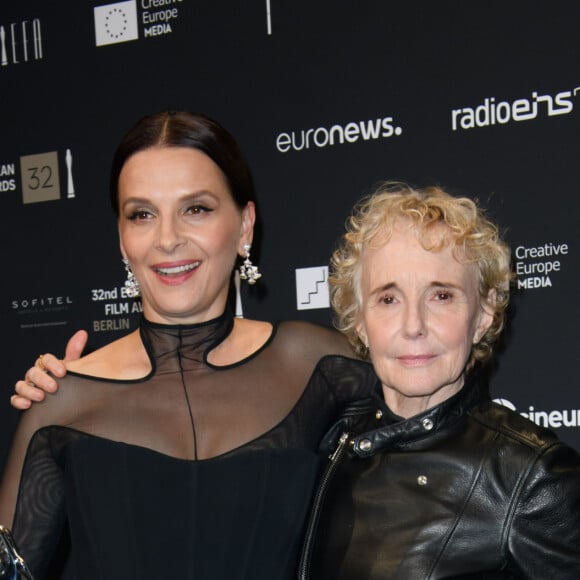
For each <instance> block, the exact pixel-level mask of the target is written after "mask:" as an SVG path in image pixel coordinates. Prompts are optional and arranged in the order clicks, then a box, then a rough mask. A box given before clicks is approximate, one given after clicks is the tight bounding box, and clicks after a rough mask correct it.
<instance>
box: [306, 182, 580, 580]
mask: <svg viewBox="0 0 580 580" xmlns="http://www.w3.org/2000/svg"><path fill="white" fill-rule="evenodd" d="M332 266H333V274H332V277H331V283H332V302H333V306H334V308H335V310H336V314H337V326H338V327H339V329H340V330H342V331H343V332H344V333H345V334H346V335H347V336H348V337H349V339H350V341H351V343H352V344H353V346H354V347H355V348H356V349H357V350H358V351H359V353H360V354H362V355H368V356H369V357H370V359H371V361H372V363H373V366H374V368H375V371H376V374H377V376H378V385H377V392H378V393H379V396H377V398H376V399H369V400H367V401H361V402H360V403H358V404H356V405H353V406H352V407H350V408H349V409H347V410H346V411H345V413H344V416H343V417H342V418H341V420H340V421H339V422H337V424H336V425H335V426H334V427H333V429H332V430H331V431H330V432H329V434H328V436H327V437H326V439H325V446H326V449H327V452H328V453H329V454H330V461H329V465H328V468H327V472H326V474H325V475H324V476H323V478H322V483H321V486H320V489H319V491H318V494H317V496H316V498H315V505H314V509H313V515H312V518H311V521H310V524H309V529H308V534H307V539H306V542H305V549H304V553H303V559H302V565H301V578H309V577H310V578H315V579H316V580H320V579H329V580H330V579H332V580H345V579H352V580H363V579H365V580H366V579H372V580H375V579H377V580H378V579H379V578H380V579H381V580H385V579H392V578H396V579H405V580H410V579H412V580H417V579H422V578H431V579H442V578H470V579H474V578H481V579H483V578H486V579H489V578H538V579H542V580H544V579H546V578H558V579H563V578H569V579H572V578H574V579H578V578H580V457H579V456H578V454H577V453H576V452H575V451H574V450H572V449H571V448H570V447H568V446H566V445H564V444H563V443H561V442H559V441H558V439H557V438H556V436H555V435H554V434H553V433H551V432H550V431H547V430H545V429H542V428H540V427H538V426H537V425H535V424H533V423H531V422H530V421H528V420H526V419H524V418H522V417H521V416H520V415H518V414H517V413H515V412H513V411H510V410H509V409H506V408H504V407H501V406H499V405H496V404H495V403H493V402H492V401H491V400H490V398H489V396H488V394H487V393H486V391H485V389H484V388H482V386H481V384H480V381H479V380H478V372H477V371H478V367H480V366H481V363H483V362H485V361H486V360H488V359H489V357H490V356H491V352H492V346H493V344H494V342H495V341H496V340H497V338H498V336H499V334H500V332H501V330H502V328H503V326H504V319H505V311H506V306H507V303H508V298H509V286H510V281H511V278H512V273H511V270H510V252H509V248H508V247H507V245H506V244H505V243H504V242H503V241H502V240H501V239H500V237H499V234H498V229H497V227H496V226H495V225H494V224H493V223H492V222H490V221H489V220H488V219H487V218H486V217H485V215H484V213H483V212H482V210H481V209H479V208H478V207H477V205H476V204H475V203H474V202H473V201H472V200H470V199H467V198H457V197H453V196H451V195H449V194H448V193H446V192H445V191H444V190H442V189H440V188H438V187H429V188H425V189H417V190H416V189H412V188H410V187H408V186H407V185H404V184H398V183H387V184H384V185H383V186H381V187H380V188H379V189H378V190H377V191H376V192H375V193H374V194H373V195H371V196H370V197H368V198H367V199H365V200H363V201H362V203H361V204H359V205H358V206H357V207H355V210H354V212H353V214H352V216H351V217H350V219H349V221H348V225H347V232H346V234H345V236H344V238H343V241H342V244H341V246H340V247H339V248H338V249H337V250H336V252H335V253H334V255H333V258H332ZM380 395H382V396H380Z"/></svg>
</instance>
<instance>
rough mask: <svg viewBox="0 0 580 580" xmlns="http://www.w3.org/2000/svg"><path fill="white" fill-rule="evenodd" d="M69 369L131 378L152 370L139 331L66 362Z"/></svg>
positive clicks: (109, 376) (125, 378)
mask: <svg viewBox="0 0 580 580" xmlns="http://www.w3.org/2000/svg"><path fill="white" fill-rule="evenodd" d="M66 366H67V370H69V371H73V372H75V373H80V374H83V375H89V376H94V377H100V378H105V379H117V380H131V379H140V378H143V377H144V376H146V375H147V374H148V373H149V372H150V370H151V363H150V361H149V357H148V356H147V351H146V350H145V347H144V346H143V343H142V341H141V337H140V335H139V331H138V330H136V331H134V332H132V333H131V334H127V335H126V336H123V337H122V338H119V339H117V340H115V341H113V342H110V343H109V344H106V345H105V346H103V347H101V348H99V349H97V350H95V351H94V352H92V353H90V354H88V355H87V356H84V357H82V358H81V359H79V360H76V361H71V362H67V363H66Z"/></svg>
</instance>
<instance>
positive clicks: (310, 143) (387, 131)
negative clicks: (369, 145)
mask: <svg viewBox="0 0 580 580" xmlns="http://www.w3.org/2000/svg"><path fill="white" fill-rule="evenodd" d="M402 133H403V129H402V128H401V127H399V126H398V125H395V123H394V122H393V117H378V118H376V119H368V120H366V121H351V122H348V123H344V124H342V125H340V124H335V125H332V127H328V128H327V127H313V128H310V129H300V130H297V131H289V132H284V133H280V134H279V135H278V136H277V137H276V149H278V151H279V152H280V153H287V152H288V151H291V150H292V151H302V150H304V149H310V148H311V147H316V148H319V149H322V148H324V147H331V146H333V145H344V144H348V143H356V142H357V141H376V140H378V139H388V138H389V137H393V136H397V137H398V136H399V135H401V134H402Z"/></svg>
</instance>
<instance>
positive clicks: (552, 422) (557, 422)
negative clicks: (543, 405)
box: [493, 399, 580, 429]
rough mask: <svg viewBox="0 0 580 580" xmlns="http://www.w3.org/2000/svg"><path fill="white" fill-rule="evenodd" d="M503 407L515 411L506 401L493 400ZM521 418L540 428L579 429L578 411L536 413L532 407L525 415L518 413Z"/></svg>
mask: <svg viewBox="0 0 580 580" xmlns="http://www.w3.org/2000/svg"><path fill="white" fill-rule="evenodd" d="M493 402H494V403H498V404H499V405H502V406H503V407H507V408H508V409H511V410H512V411H516V412H517V410H516V407H515V405H514V404H513V403H512V402H511V401H508V400H507V399H494V400H493ZM520 415H521V416H522V417H525V418H526V419H529V420H530V421H533V422H534V423H535V424H536V425H539V426H540V427H548V428H550V429H558V428H560V427H580V409H563V410H561V411H536V410H535V409H534V407H533V406H532V405H530V406H529V408H528V411H527V412H526V413H520Z"/></svg>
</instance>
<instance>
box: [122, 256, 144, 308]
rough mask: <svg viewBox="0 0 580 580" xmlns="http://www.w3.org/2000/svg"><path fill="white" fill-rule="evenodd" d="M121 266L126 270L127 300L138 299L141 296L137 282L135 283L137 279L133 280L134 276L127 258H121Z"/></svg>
mask: <svg viewBox="0 0 580 580" xmlns="http://www.w3.org/2000/svg"><path fill="white" fill-rule="evenodd" d="M123 264H125V270H127V279H126V280H125V294H126V295H127V296H128V297H129V298H138V297H139V296H141V288H139V282H137V278H135V274H133V270H131V266H130V265H129V260H127V258H123Z"/></svg>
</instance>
